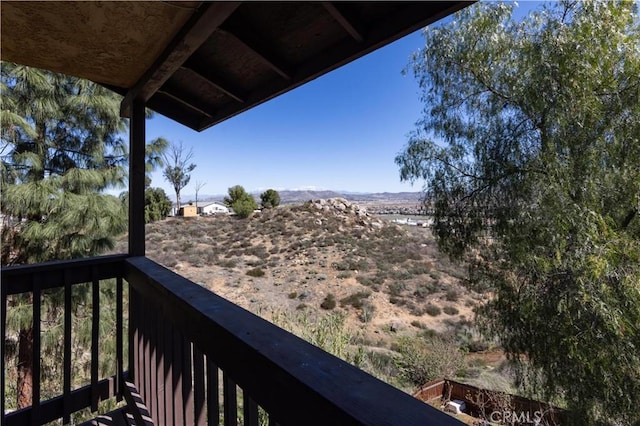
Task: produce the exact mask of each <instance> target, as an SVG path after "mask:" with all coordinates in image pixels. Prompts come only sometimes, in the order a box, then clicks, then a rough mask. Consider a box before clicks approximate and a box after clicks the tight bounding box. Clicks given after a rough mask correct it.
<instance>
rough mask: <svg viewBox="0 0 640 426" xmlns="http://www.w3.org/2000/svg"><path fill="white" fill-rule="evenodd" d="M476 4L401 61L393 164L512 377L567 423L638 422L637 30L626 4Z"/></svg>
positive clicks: (633, 14) (433, 29) (432, 31)
mask: <svg viewBox="0 0 640 426" xmlns="http://www.w3.org/2000/svg"><path fill="white" fill-rule="evenodd" d="M513 7H514V6H513V5H512V4H502V3H479V4H476V5H474V6H472V7H469V8H466V9H464V10H462V11H461V12H459V13H457V14H456V15H455V17H454V19H453V20H452V21H450V22H448V23H446V24H441V25H436V26H433V27H430V28H427V29H426V30H425V32H424V35H425V39H426V46H425V48H424V50H422V51H420V52H417V53H416V54H415V55H414V57H413V63H412V70H413V72H414V74H415V76H416V78H417V79H418V81H419V84H420V87H421V90H422V101H423V102H424V105H425V110H424V117H423V118H422V119H421V120H420V121H419V122H418V123H417V129H416V130H415V131H414V132H413V133H412V135H411V136H410V139H409V142H408V145H407V147H406V149H405V150H404V151H403V152H401V153H400V154H399V155H398V156H397V157H396V162H397V164H398V165H399V166H400V173H401V179H402V180H409V181H416V180H424V181H425V191H426V192H425V195H426V198H425V199H426V202H427V203H428V204H429V206H430V207H431V208H433V209H434V211H435V214H434V224H433V230H434V232H435V234H436V236H437V238H438V241H439V243H440V247H441V249H443V250H444V251H446V252H447V253H449V254H450V255H452V256H454V257H463V256H468V259H469V260H470V262H471V265H472V266H471V268H470V277H469V279H470V281H469V282H470V284H471V285H475V286H481V287H483V288H489V289H491V291H492V294H493V297H492V298H491V300H490V301H489V302H488V303H487V304H486V305H485V306H484V307H483V308H482V310H481V312H480V313H481V319H482V320H483V324H484V325H485V326H486V327H487V330H489V331H491V332H493V333H496V334H497V336H498V337H499V338H500V340H501V342H502V345H503V347H504V349H505V350H506V352H507V353H508V354H509V355H510V356H511V358H512V359H514V360H515V361H517V362H518V365H519V366H520V369H519V372H520V373H521V374H520V378H522V379H526V380H523V383H527V384H528V385H529V386H532V387H533V389H535V390H538V391H541V392H543V393H544V394H545V395H546V396H547V397H549V398H551V397H560V399H561V400H564V401H566V403H567V405H568V407H569V408H571V409H572V410H573V412H574V413H575V414H576V415H580V416H582V417H581V418H580V420H576V423H580V424H585V423H595V422H599V421H607V422H609V421H610V422H618V424H632V423H634V422H638V421H640V415H639V414H638V408H637V407H638V406H640V218H639V217H638V215H639V211H640V26H639V21H638V15H637V7H636V5H635V4H634V3H632V2H618V1H610V2H594V1H585V2H568V1H565V2H558V3H551V4H547V5H545V6H544V8H543V9H541V10H539V11H536V12H533V13H531V14H530V15H528V16H527V17H525V18H524V19H522V20H515V19H514V18H513V17H512V12H513Z"/></svg>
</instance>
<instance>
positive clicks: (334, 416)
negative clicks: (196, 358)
mask: <svg viewBox="0 0 640 426" xmlns="http://www.w3.org/2000/svg"><path fill="white" fill-rule="evenodd" d="M125 278H126V279H127V281H128V282H129V284H130V285H131V286H132V287H133V288H134V289H135V290H136V291H137V292H138V293H140V295H141V296H142V297H143V299H144V301H145V303H151V304H152V305H153V306H156V307H157V308H158V309H161V310H162V312H163V315H165V317H166V318H167V319H168V320H169V321H172V322H173V323H174V326H175V327H177V328H178V329H179V330H180V332H181V333H183V334H184V335H185V336H186V337H187V338H188V339H190V340H191V341H192V342H193V343H194V344H195V345H196V346H197V347H198V348H199V349H200V350H201V351H202V352H203V353H205V354H206V355H207V357H210V358H211V359H212V360H213V362H215V363H216V364H217V365H218V366H219V367H220V368H221V369H222V370H223V371H225V372H227V373H228V374H229V375H230V376H231V377H232V378H233V380H234V381H235V382H236V383H237V384H238V385H239V386H240V387H241V388H242V389H244V390H245V391H247V392H248V393H249V395H251V397H252V398H253V399H254V400H255V401H256V402H257V403H258V404H260V405H261V406H262V407H264V408H265V409H266V410H267V412H269V413H270V415H273V416H274V418H275V419H276V421H277V422H278V423H279V424H307V425H315V424H318V425H320V424H323V425H325V424H332V425H341V424H349V425H352V424H367V425H406V426H411V425H421V426H422V425H426V424H429V425H459V424H461V423H460V422H459V421H458V420H456V419H455V418H453V417H450V416H448V415H447V414H445V413H443V412H441V411H439V410H437V409H435V408H433V407H430V406H428V405H426V404H424V403H422V402H420V401H418V400H416V399H415V398H413V397H412V396H410V395H408V394H406V393H404V392H402V391H400V390H398V389H396V388H394V387H392V386H390V385H389V384H387V383H384V382H382V381H380V380H378V379H376V378H374V377H373V376H371V375H369V374H367V373H365V372H363V371H361V370H359V369H358V368H356V367H354V366H352V365H350V364H348V363H346V362H344V361H342V360H340V359H339V358H336V357H335V356H333V355H331V354H328V353H326V352H324V351H323V350H321V349H319V348H317V347H315V346H313V345H311V344H309V343H307V342H305V341H304V340H302V339H300V338H298V337H296V336H294V335H293V334H291V333H288V332H286V331H285V330H282V329H281V328H279V327H276V326H275V325H273V324H271V323H269V322H268V321H265V320H263V319H262V318H260V317H258V316H256V315H254V314H252V313H250V312H248V311H247V310H245V309H243V308H241V307H239V306H237V305H235V304H233V303H231V302H229V301H227V300H225V299H223V298H222V297H220V296H218V295H215V294H214V293H212V292H210V291H209V290H207V289H205V288H203V287H202V286H200V285H197V284H195V283H193V282H191V281H189V280H188V279H186V278H184V277H181V276H180V275H178V274H175V273H173V272H171V271H170V270H168V269H166V268H164V267H163V266H161V265H158V264H156V263H155V262H153V261H151V260H149V259H147V258H145V257H132V258H128V259H127V260H126V261H125Z"/></svg>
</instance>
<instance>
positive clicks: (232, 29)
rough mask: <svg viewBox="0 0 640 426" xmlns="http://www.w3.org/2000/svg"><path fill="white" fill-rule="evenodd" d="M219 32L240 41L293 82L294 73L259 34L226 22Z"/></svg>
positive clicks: (283, 76)
mask: <svg viewBox="0 0 640 426" xmlns="http://www.w3.org/2000/svg"><path fill="white" fill-rule="evenodd" d="M219 31H222V32H224V33H225V34H228V35H230V36H231V37H233V38H235V39H236V40H238V41H239V42H240V43H242V44H243V45H244V46H245V47H246V48H247V49H249V50H251V51H252V52H253V53H254V54H255V55H256V56H258V57H259V58H260V59H261V60H262V61H263V62H264V63H265V64H266V65H268V66H269V67H271V69H273V70H274V71H275V72H276V73H278V74H279V75H280V76H281V77H282V78H284V79H286V80H291V78H292V76H293V73H292V72H291V71H290V70H289V67H288V66H287V65H286V64H285V63H284V61H283V60H282V59H280V58H278V57H277V55H275V54H274V53H273V52H272V51H271V50H270V48H269V47H268V46H267V44H266V43H265V42H264V41H263V40H262V39H261V38H260V37H259V36H258V35H257V34H254V33H253V32H251V31H247V29H246V26H240V25H235V24H230V23H228V22H226V23H225V24H224V25H223V26H221V27H220V29H219Z"/></svg>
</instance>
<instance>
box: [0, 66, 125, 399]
mask: <svg viewBox="0 0 640 426" xmlns="http://www.w3.org/2000/svg"><path fill="white" fill-rule="evenodd" d="M0 72H1V74H0V76H1V79H0V93H1V96H0V102H1V109H2V114H1V115H0V117H2V130H1V134H0V140H1V146H0V158H1V162H0V189H1V194H2V195H1V197H2V199H1V200H0V201H1V210H0V211H1V213H2V226H1V241H2V251H1V256H0V257H1V261H2V264H3V265H12V264H22V263H36V262H44V261H49V260H61V259H72V258H79V257H86V256H93V255H97V254H99V253H101V252H103V251H105V250H107V249H110V248H112V247H113V244H114V237H116V236H117V235H118V234H120V233H122V232H124V231H125V229H126V226H127V214H126V211H125V210H124V208H123V204H122V203H121V202H120V200H118V199H117V198H116V197H114V196H111V195H108V194H105V193H104V191H105V190H107V189H110V188H117V187H121V186H123V184H124V181H125V179H126V169H125V166H126V162H127V156H126V152H127V147H126V143H125V141H124V139H123V132H124V131H125V130H126V129H127V122H126V120H124V119H121V118H120V116H119V104H120V99H119V97H118V96H117V95H116V94H114V93H113V92H111V91H109V90H107V89H105V88H102V87H100V86H97V85H95V84H93V83H91V82H88V81H85V80H80V79H76V78H71V77H67V76H64V75H60V74H55V73H51V72H46V71H42V70H38V69H35V68H29V67H25V66H20V65H14V64H11V63H2V68H1V71H0ZM9 303H10V305H12V306H13V307H19V306H20V305H21V303H26V304H29V305H30V303H31V301H30V300H22V301H21V300H18V299H15V300H11V301H9ZM53 308H55V306H53ZM14 311H15V312H18V313H19V312H22V311H25V310H21V309H14ZM16 323H17V325H18V326H19V331H18V383H17V394H18V401H17V404H18V408H22V407H25V406H28V405H30V404H31V392H30V387H31V382H32V377H31V371H32V360H31V358H30V357H31V355H30V348H31V345H32V339H33V335H32V334H33V330H32V326H31V320H30V319H29V318H22V319H20V318H18V319H17V320H16Z"/></svg>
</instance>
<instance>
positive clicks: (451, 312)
mask: <svg viewBox="0 0 640 426" xmlns="http://www.w3.org/2000/svg"><path fill="white" fill-rule="evenodd" d="M442 310H443V311H444V313H445V314H447V315H458V309H456V308H454V307H453V306H445V307H444V308H442Z"/></svg>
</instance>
